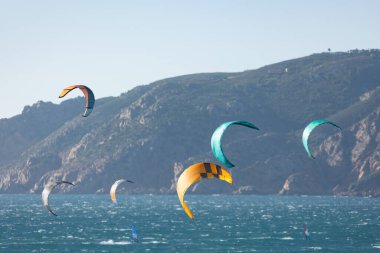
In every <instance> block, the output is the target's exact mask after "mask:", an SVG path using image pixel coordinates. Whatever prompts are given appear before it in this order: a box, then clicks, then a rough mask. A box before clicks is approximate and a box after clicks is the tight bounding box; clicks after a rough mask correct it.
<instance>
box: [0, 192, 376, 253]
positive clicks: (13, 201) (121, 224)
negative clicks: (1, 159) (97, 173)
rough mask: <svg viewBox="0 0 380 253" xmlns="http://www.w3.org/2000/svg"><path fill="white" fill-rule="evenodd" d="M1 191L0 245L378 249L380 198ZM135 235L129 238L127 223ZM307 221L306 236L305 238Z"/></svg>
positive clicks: (28, 248)
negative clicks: (45, 201) (115, 196)
mask: <svg viewBox="0 0 380 253" xmlns="http://www.w3.org/2000/svg"><path fill="white" fill-rule="evenodd" d="M119 196H120V198H119V204H118V205H115V204H113V203H111V201H110V199H109V196H108V195H59V194H52V195H51V197H50V205H51V207H52V209H53V210H54V211H55V212H56V213H57V214H58V216H57V217H55V216H53V215H51V214H50V213H49V212H48V211H47V210H46V209H45V208H44V207H43V205H42V203H41V199H40V195H0V205H1V206H0V221H1V222H0V224H1V234H0V252H72V253H74V252H166V253H168V252H279V253H284V252H315V251H317V252H318V251H319V252H380V218H379V214H380V199H376V198H359V197H309V196H308V197H300V196H289V197H284V196H226V195H210V196H204V195H188V196H186V201H187V203H188V204H189V207H190V209H191V210H192V211H193V213H194V215H195V220H190V219H189V218H188V217H187V216H186V214H185V213H184V211H183V210H182V207H181V206H180V203H179V201H178V198H177V196H176V195H171V196H150V195H132V196H127V195H124V194H121V195H119ZM133 224H134V225H135V226H136V227H137V229H138V233H139V234H138V235H139V242H138V243H132V242H131V239H130V237H131V231H130V227H131V225H133ZM304 224H307V226H308V227H309V230H310V233H311V239H310V240H304V238H303V226H304Z"/></svg>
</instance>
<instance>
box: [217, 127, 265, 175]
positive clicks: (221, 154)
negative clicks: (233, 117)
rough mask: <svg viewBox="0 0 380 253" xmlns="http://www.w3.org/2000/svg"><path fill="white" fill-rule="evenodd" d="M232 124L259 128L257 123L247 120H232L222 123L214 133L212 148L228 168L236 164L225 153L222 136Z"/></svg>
mask: <svg viewBox="0 0 380 253" xmlns="http://www.w3.org/2000/svg"><path fill="white" fill-rule="evenodd" d="M231 125H241V126H246V127H249V128H252V129H256V130H259V128H258V127H256V126H255V125H253V124H251V123H249V122H247V121H240V120H237V121H230V122H225V123H223V124H221V125H220V126H219V127H218V128H217V129H216V130H215V131H214V133H213V134H212V137H211V150H212V153H213V154H214V156H215V157H216V159H218V161H219V162H222V163H223V164H224V165H225V166H226V167H227V168H232V167H234V166H235V165H233V164H232V163H231V162H230V161H229V160H228V159H227V157H226V156H225V155H224V152H223V149H222V137H223V134H224V132H225V131H226V129H227V128H228V127H229V126H231Z"/></svg>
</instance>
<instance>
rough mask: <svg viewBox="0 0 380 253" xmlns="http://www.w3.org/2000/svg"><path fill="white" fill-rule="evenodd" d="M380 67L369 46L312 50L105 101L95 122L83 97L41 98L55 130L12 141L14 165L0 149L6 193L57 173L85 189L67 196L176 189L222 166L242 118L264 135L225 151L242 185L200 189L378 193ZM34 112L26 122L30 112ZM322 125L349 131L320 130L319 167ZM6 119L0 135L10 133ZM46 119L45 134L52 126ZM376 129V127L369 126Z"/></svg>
mask: <svg viewBox="0 0 380 253" xmlns="http://www.w3.org/2000/svg"><path fill="white" fill-rule="evenodd" d="M379 67H380V52H379V51H378V50H368V51H365V50H363V51H352V52H350V53H322V54H314V55H311V56H306V57H302V58H299V59H293V60H288V61H284V62H280V63H276V64H273V65H267V66H264V67H262V68H259V69H256V70H248V71H243V72H237V73H201V74H191V75H184V76H180V77H173V78H168V79H163V80H160V81H157V82H153V83H152V84H149V85H144V86H139V87H136V88H135V89H132V90H131V91H129V92H126V93H122V94H121V95H120V96H119V97H109V98H104V99H99V100H97V102H96V105H95V108H94V111H93V113H92V114H91V115H90V116H89V117H88V118H85V119H84V118H82V117H81V116H80V110H81V109H82V106H83V101H82V99H79V98H76V99H70V100H66V101H65V102H63V103H61V104H60V105H54V104H51V103H50V104H49V103H46V104H45V102H40V105H39V106H34V107H33V106H32V107H31V108H33V109H35V110H37V111H36V112H40V113H41V115H39V117H42V115H45V116H46V117H47V118H48V119H49V120H51V122H50V124H51V125H49V124H48V126H49V127H48V128H46V129H45V131H44V132H43V133H41V134H39V135H38V132H37V134H36V135H33V137H34V139H32V140H30V139H28V138H27V137H28V136H26V137H25V139H26V140H25V141H24V142H23V140H24V139H23V138H24V135H22V133H23V131H22V130H23V129H24V128H20V130H19V132H17V131H16V133H17V134H18V135H17V134H15V136H16V137H13V135H11V137H9V138H10V139H11V140H13V142H12V143H16V144H14V145H15V147H13V148H10V149H9V150H17V152H15V153H14V154H13V156H14V157H15V158H14V159H13V160H12V159H11V158H13V157H10V156H9V155H7V152H5V151H1V150H0V164H1V167H0V171H1V173H0V192H2V193H24V192H34V193H38V192H40V191H41V190H42V187H43V185H44V183H46V182H47V181H48V180H49V179H50V178H51V177H59V178H62V179H67V180H72V181H74V182H75V183H76V184H77V185H78V186H77V187H74V188H63V190H62V191H70V192H73V193H95V192H98V193H102V192H107V191H108V190H109V189H108V188H109V187H110V185H111V184H112V183H113V181H114V180H116V179H118V178H123V177H127V178H130V179H132V180H133V181H135V182H136V183H135V184H133V186H130V191H131V192H133V193H174V192H175V182H176V179H177V178H178V176H179V174H180V173H181V172H182V171H183V169H185V168H186V167H187V166H189V165H191V164H192V163H195V162H200V161H210V162H217V161H215V159H214V158H213V156H212V154H211V149H210V144H209V142H210V138H211V134H212V132H213V130H214V129H215V128H216V127H217V126H218V125H219V124H221V123H222V122H224V121H228V120H236V119H239V120H246V121H250V122H252V123H254V124H255V125H257V126H258V127H259V128H260V129H261V130H260V131H250V130H248V129H244V128H242V127H240V128H239V127H233V128H231V129H230V130H229V131H228V132H227V133H226V134H225V136H224V139H223V143H224V144H223V148H224V150H225V152H226V154H227V155H228V157H229V158H230V160H231V161H233V163H235V164H236V165H237V167H236V168H232V169H231V172H232V173H233V177H234V185H233V186H229V185H225V184H222V183H220V182H218V181H213V180H210V182H207V183H203V182H202V183H201V184H200V185H199V186H197V187H195V192H196V193H206V192H211V193H219V192H220V193H232V194H243V193H247V194H278V193H280V194H345V195H373V196H378V195H380V189H379V187H378V186H377V184H376V183H377V182H379V181H378V173H377V167H376V166H377V162H379V164H380V158H379V156H378V155H377V152H379V150H380V145H379V143H380V137H377V136H378V135H379V136H380V134H379V131H378V124H379V121H380V119H379V117H378V109H379V106H380V105H379V102H377V101H380V100H378V98H380V95H379V93H380V73H378V72H379V71H377V70H378V69H379ZM45 107H46V108H47V107H49V110H47V112H46V111H43V110H42V108H45ZM39 108H40V109H39ZM46 108H45V109H46ZM63 108H65V109H63ZM29 110H30V109H29V108H28V107H26V109H25V110H24V111H23V113H22V114H21V115H18V116H16V117H19V118H20V117H26V116H27V115H28V116H30V115H31V114H30V113H31V112H30V111H29ZM32 111H33V110H32ZM61 111H64V112H65V116H63V115H59V113H57V112H61ZM36 112H34V113H36ZM57 115H58V116H59V117H58V118H57V119H56V118H55V117H56V116H57ZM33 117H36V116H33ZM37 118H38V117H37ZM315 118H328V119H331V120H336V121H338V122H337V123H338V124H340V125H342V124H343V126H342V127H343V132H342V133H337V132H336V131H335V130H332V129H329V128H328V127H327V128H325V127H321V129H318V131H316V133H315V134H314V133H313V138H312V140H311V142H310V145H311V148H312V150H313V152H315V153H316V155H317V159H316V160H310V159H309V158H308V157H307V155H306V153H305V151H304V150H303V147H302V145H301V143H300V135H301V134H302V129H303V127H304V126H305V125H306V124H307V123H308V121H310V120H312V119H315ZM11 119H13V118H11ZM16 119H17V118H16ZM13 120H15V119H13ZM4 122H5V121H3V120H0V133H2V130H1V129H4V132H6V131H5V130H8V129H9V128H11V127H9V126H8V125H7V124H6V123H4ZM41 122H42V121H41ZM41 122H39V124H37V123H36V128H37V127H40V126H41V125H42V126H44V124H42V123H41ZM11 123H12V122H11ZM17 123H18V122H17ZM12 124H15V123H12ZM18 124H21V123H18ZM3 125H4V126H3ZM10 125H11V124H10ZM21 126H24V125H22V124H21ZM371 126H375V127H372V128H374V129H375V130H368V128H371ZM2 127H3V128H2ZM12 129H15V128H12ZM371 131H372V132H371ZM33 133H34V131H33ZM20 136H21V137H20ZM346 136H347V137H346ZM6 137H7V136H6V134H4V135H1V136H0V140H4V138H6ZM17 137H18V138H21V139H22V140H21V141H20V143H23V145H21V144H20V145H19V143H18V141H17ZM368 139H369V140H370V141H368ZM363 140H364V141H363ZM8 142H9V141H8ZM18 145H19V146H18ZM4 157H6V158H4ZM353 158H355V159H353ZM359 175H361V176H360V177H359ZM367 184H368V185H367Z"/></svg>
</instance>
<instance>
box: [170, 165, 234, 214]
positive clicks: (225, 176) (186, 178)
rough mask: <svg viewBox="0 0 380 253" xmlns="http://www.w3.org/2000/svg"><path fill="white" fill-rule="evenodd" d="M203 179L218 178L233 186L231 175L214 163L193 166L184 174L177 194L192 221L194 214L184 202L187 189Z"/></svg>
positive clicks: (179, 182)
mask: <svg viewBox="0 0 380 253" xmlns="http://www.w3.org/2000/svg"><path fill="white" fill-rule="evenodd" d="M202 178H209V179H211V178H217V179H219V180H223V181H226V182H228V183H230V184H232V176H231V174H230V173H229V172H228V171H227V170H226V169H224V168H222V167H220V166H219V165H216V164H213V163H197V164H193V165H191V166H190V167H188V168H187V169H186V170H185V171H184V172H182V174H181V176H180V177H179V178H178V182H177V194H178V198H179V201H180V202H181V204H182V207H183V209H184V210H185V212H186V214H187V215H188V216H189V217H190V218H191V219H193V214H192V212H191V211H190V209H189V207H188V206H187V205H186V203H185V202H184V200H183V197H184V195H185V193H186V191H187V189H188V188H189V187H190V186H191V185H192V184H194V183H196V182H198V181H200V180H201V179H202Z"/></svg>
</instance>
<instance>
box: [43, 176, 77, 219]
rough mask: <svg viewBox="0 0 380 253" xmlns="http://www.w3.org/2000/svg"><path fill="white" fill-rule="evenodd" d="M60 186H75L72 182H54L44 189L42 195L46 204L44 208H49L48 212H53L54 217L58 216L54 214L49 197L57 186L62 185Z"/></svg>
mask: <svg viewBox="0 0 380 253" xmlns="http://www.w3.org/2000/svg"><path fill="white" fill-rule="evenodd" d="M60 184H69V185H73V186H74V184H73V183H71V182H68V181H58V182H57V181H53V182H50V183H48V184H47V185H45V187H44V190H43V191H42V193H41V197H42V202H43V204H44V206H45V207H46V208H47V210H49V212H51V213H52V214H53V215H55V216H57V214H55V213H54V212H53V210H52V209H51V208H50V206H49V195H50V193H51V191H52V190H53V189H54V188H55V187H56V186H57V185H60Z"/></svg>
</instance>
